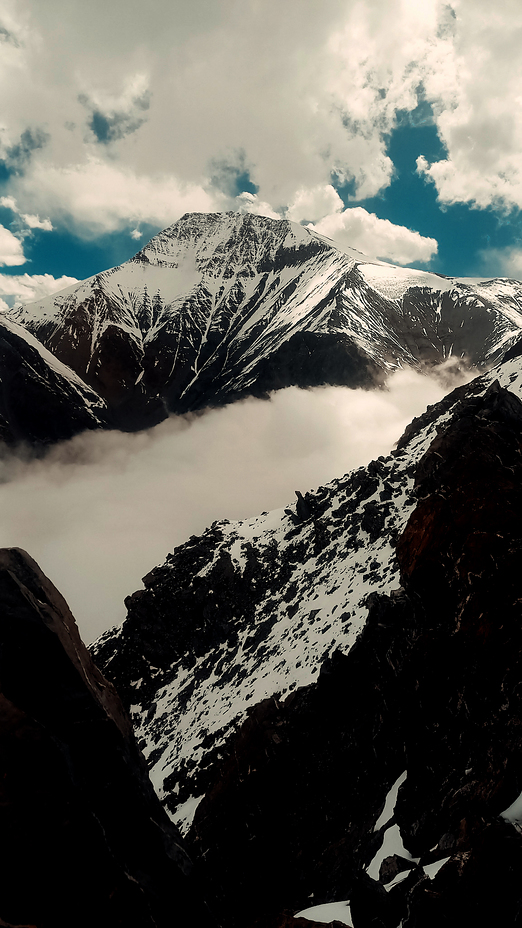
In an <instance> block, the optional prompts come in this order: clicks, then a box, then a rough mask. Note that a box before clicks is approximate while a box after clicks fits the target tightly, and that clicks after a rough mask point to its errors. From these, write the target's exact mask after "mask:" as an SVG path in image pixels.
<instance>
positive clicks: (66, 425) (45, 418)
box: [0, 313, 110, 447]
mask: <svg viewBox="0 0 522 928" xmlns="http://www.w3.org/2000/svg"><path fill="white" fill-rule="evenodd" d="M109 423H110V416H109V412H108V409H107V404H106V402H105V401H104V400H103V399H102V398H101V396H99V395H98V394H97V393H95V392H94V390H92V389H91V387H88V386H87V384H85V383H84V382H83V381H82V380H81V379H80V378H79V377H78V375H77V374H75V373H74V371H73V370H72V369H71V368H68V367H67V366H66V365H65V364H62V363H61V362H60V361H58V360H57V359H56V358H55V357H54V356H53V355H52V354H51V352H50V351H48V350H47V349H46V348H44V346H43V345H42V344H41V343H40V342H39V341H38V340H37V339H36V338H35V337H34V336H33V335H31V334H30V333H29V332H28V331H27V329H25V328H24V327H23V326H21V325H18V324H17V323H15V322H13V321H12V319H11V318H9V317H8V316H7V315H6V314H5V313H3V314H1V315H0V441H2V442H4V443H6V444H7V445H15V444H19V443H21V442H24V443H26V444H28V445H30V446H32V447H34V446H37V447H38V446H39V447H45V446H46V445H47V444H49V443H50V442H55V441H61V440H64V439H67V438H72V436H73V435H75V434H77V433H78V432H82V431H85V430H86V429H98V428H107V427H108V425H109Z"/></svg>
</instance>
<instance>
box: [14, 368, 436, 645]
mask: <svg viewBox="0 0 522 928" xmlns="http://www.w3.org/2000/svg"><path fill="white" fill-rule="evenodd" d="M447 389H448V384H447V383H444V385H442V384H441V383H440V382H439V381H438V380H437V379H436V378H428V377H423V376H421V375H420V374H417V373H414V372H412V371H401V372H399V373H397V374H395V375H393V376H392V377H391V378H390V379H389V381H388V384H387V389H385V390H377V391H372V392H367V391H364V390H349V389H347V388H343V387H324V388H320V389H315V390H299V389H298V388H296V387H292V388H289V389H287V390H282V391H280V392H278V393H275V394H273V396H272V398H271V399H270V401H262V400H255V399H247V400H245V401H243V402H240V403H236V404H234V405H232V406H229V407H227V408H225V409H219V410H218V409H216V410H211V411H208V412H206V413H205V414H204V415H202V416H194V417H186V418H172V419H169V420H168V421H166V422H164V423H162V424H160V425H159V426H157V427H156V428H155V429H152V430H150V431H148V432H142V433H138V434H134V435H128V434H121V433H117V432H107V433H103V432H96V433H85V434H83V435H81V436H78V437H77V438H75V439H73V440H72V441H70V442H65V443H63V444H61V445H58V446H56V447H54V448H53V449H52V450H51V452H50V454H49V456H48V457H47V458H46V459H44V460H40V461H34V460H33V461H25V462H24V461H23V460H20V459H19V458H14V457H11V458H6V459H4V461H3V462H2V473H1V481H0V511H1V512H2V520H1V523H0V545H1V546H5V545H18V546H21V547H23V548H26V549H27V550H28V551H29V552H30V553H31V555H32V556H33V557H35V558H36V559H37V560H38V561H39V563H40V564H41V566H42V568H43V570H44V571H45V572H46V573H47V574H48V575H49V576H50V577H51V579H52V580H53V582H54V583H56V585H57V586H58V587H59V589H60V590H61V591H62V593H63V594H64V595H65V597H66V599H68V601H69V604H70V606H71V608H72V610H73V612H74V614H75V615H76V618H77V620H78V621H79V624H80V627H81V631H82V633H83V635H84V637H85V638H86V640H90V639H92V638H93V637H95V636H96V635H98V634H99V633H101V631H103V630H104V629H105V628H108V627H109V626H111V625H112V624H115V623H117V622H119V621H121V620H122V619H123V618H124V607H123V598H124V597H125V596H126V595H128V594H129V593H131V592H133V591H134V590H135V589H137V588H138V587H140V585H141V577H142V576H144V574H145V573H147V572H148V571H149V570H150V569H151V568H152V567H153V566H155V565H156V564H159V563H162V562H163V560H164V558H165V556H166V554H167V553H168V552H169V551H171V550H172V549H173V547H174V546H176V545H178V544H181V543H182V542H183V541H185V540H186V539H187V538H188V537H189V536H190V535H192V534H194V533H199V532H201V531H203V530H204V528H205V527H206V526H207V525H209V524H210V523H211V522H212V521H214V520H215V519H223V518H228V519H239V518H248V517H250V516H252V515H257V514H258V513H260V512H262V511H265V510H269V509H272V508H278V507H283V506H286V505H288V503H291V502H292V501H293V500H294V490H296V489H299V490H301V491H302V492H304V491H306V490H308V489H312V488H314V487H317V486H319V485H321V484H323V483H325V482H326V481H328V480H330V479H332V478H334V477H339V476H341V475H342V474H344V473H345V472H347V471H348V470H350V469H351V468H354V467H357V466H359V465H361V464H366V463H367V462H368V461H369V460H370V459H372V458H375V457H377V456H378V455H380V454H386V453H388V452H389V451H390V449H391V447H392V445H393V443H394V442H395V441H396V440H397V438H398V437H399V436H400V434H401V433H402V431H403V429H404V427H405V426H406V424H407V423H408V422H409V421H410V420H411V418H412V416H413V415H416V414H419V413H420V412H422V411H423V410H424V408H425V406H426V404H428V403H433V402H436V401H438V400H439V399H440V398H441V397H442V396H443V394H444V392H446V390H447Z"/></svg>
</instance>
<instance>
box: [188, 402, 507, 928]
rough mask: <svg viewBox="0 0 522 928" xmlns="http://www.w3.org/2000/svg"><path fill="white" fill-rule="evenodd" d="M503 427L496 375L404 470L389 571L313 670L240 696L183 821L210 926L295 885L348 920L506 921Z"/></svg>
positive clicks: (362, 925)
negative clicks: (208, 890) (355, 634)
mask: <svg viewBox="0 0 522 928" xmlns="http://www.w3.org/2000/svg"><path fill="white" fill-rule="evenodd" d="M521 439H522V405H521V403H520V402H519V401H518V399H517V398H516V397H514V396H513V395H512V394H510V393H508V391H505V390H502V389H500V388H499V387H498V385H493V387H492V388H490V390H489V391H488V392H487V393H486V395H485V396H484V397H481V398H471V400H470V401H469V403H468V405H467V406H466V405H464V406H463V408H462V409H461V411H460V415H458V416H457V417H456V418H454V419H453V420H452V421H451V423H450V424H449V426H448V427H447V428H446V429H445V430H441V433H440V435H439V436H438V437H437V438H436V439H435V441H433V442H432V444H431V446H430V447H429V449H428V451H427V452H426V453H425V454H424V456H423V457H422V458H421V460H420V462H419V464H418V467H417V472H416V480H415V483H416V490H415V492H416V496H417V499H418V502H417V505H416V508H415V509H414V511H413V512H412V514H411V516H410V519H409V522H408V524H407V526H406V529H405V531H404V532H403V534H402V536H401V538H400V539H399V543H398V547H397V557H398V560H399V566H400V569H401V575H402V582H403V588H402V589H401V590H399V591H398V592H396V593H395V594H393V595H391V596H390V595H382V594H377V595H374V596H372V597H370V601H369V606H370V611H369V616H368V622H367V624H366V627H365V628H364V630H363V632H362V633H361V635H360V636H359V638H358V640H357V642H356V643H355V645H354V646H353V647H352V649H351V651H350V652H349V653H348V654H341V653H340V652H337V653H335V654H334V655H333V657H332V658H331V659H330V660H328V661H326V662H325V663H324V664H323V669H322V673H321V676H320V679H319V681H318V682H317V683H316V684H313V685H311V686H308V687H305V688H303V689H301V690H299V691H297V692H295V693H293V694H292V695H291V696H290V697H288V698H287V699H286V700H285V701H283V702H280V701H279V700H278V699H277V698H273V699H271V700H265V701H264V702H263V703H261V704H259V705H257V706H256V707H255V708H253V709H252V710H251V712H250V715H249V718H248V720H247V721H246V722H245V723H244V725H243V726H242V728H241V730H240V732H239V735H238V737H237V738H236V741H235V743H234V748H233V751H231V752H230V753H229V755H228V758H227V759H226V760H224V761H223V762H222V764H221V767H217V768H216V772H215V777H214V783H213V785H212V786H211V788H210V789H208V790H207V792H206V796H205V798H204V800H203V801H202V802H201V804H200V805H199V807H198V809H197V811H196V817H195V821H194V825H193V827H192V830H191V832H190V833H189V847H190V850H191V853H192V854H193V855H195V856H197V857H200V858H204V860H205V866H206V868H207V873H208V878H209V880H212V882H213V892H214V894H215V898H216V905H217V907H218V909H220V910H221V912H222V918H223V920H224V921H225V923H226V924H227V925H231V926H237V928H246V926H247V925H252V926H253V925H256V926H263V928H265V926H266V928H268V926H271V925H272V924H273V919H274V918H275V917H276V913H277V912H278V911H279V912H280V911H282V910H283V909H284V908H287V909H290V911H298V910H299V909H300V908H303V907H304V905H306V904H309V903H308V902H307V900H308V898H309V896H310V893H312V892H313V893H314V898H315V900H316V901H317V902H320V901H322V900H323V901H332V900H335V899H350V906H351V912H352V918H353V924H354V928H366V926H374V928H379V926H381V928H397V926H398V925H399V924H401V923H402V925H403V926H404V928H439V926H441V925H445V926H446V925H447V926H451V928H462V926H463V925H470V926H471V925H475V924H479V923H489V924H502V925H503V926H504V925H506V926H508V925H509V926H516V925H520V924H522V885H521V883H520V872H521V867H522V835H521V834H520V833H519V832H518V830H517V829H516V827H515V826H514V825H512V824H510V823H509V822H507V821H505V820H504V819H502V818H501V817H500V813H501V812H502V811H503V810H505V809H506V808H507V807H508V806H509V805H510V804H511V803H512V802H513V801H514V800H515V799H516V798H517V796H518V794H519V793H520V792H521V790H522V689H521V685H520V680H521V679H522V615H521V602H522V580H521V574H520V562H521V556H522V528H521V522H520V512H521V511H522V445H521ZM394 784H395V785H396V787H397V789H396V791H395V792H396V793H397V795H395V796H393V786H394ZM392 797H393V798H392ZM387 798H388V801H387V802H386V803H385V800H386V799H387ZM384 809H386V811H384V812H383V810H384ZM252 900H256V902H255V904H253V902H252ZM245 912H246V913H249V914H248V917H247V916H246V915H245Z"/></svg>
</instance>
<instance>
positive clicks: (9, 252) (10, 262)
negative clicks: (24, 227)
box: [0, 225, 26, 267]
mask: <svg viewBox="0 0 522 928" xmlns="http://www.w3.org/2000/svg"><path fill="white" fill-rule="evenodd" d="M25 262H26V257H25V255H24V249H23V246H22V243H21V241H20V239H18V238H17V237H16V235H13V233H12V232H10V231H9V229H6V228H5V226H1V225H0V266H3V267H16V266H17V265H19V264H25Z"/></svg>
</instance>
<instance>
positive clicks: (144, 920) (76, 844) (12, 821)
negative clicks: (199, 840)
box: [0, 548, 214, 928]
mask: <svg viewBox="0 0 522 928" xmlns="http://www.w3.org/2000/svg"><path fill="white" fill-rule="evenodd" d="M0 835H1V840H0V874H1V879H0V924H1V925H5V926H10V928H14V926H16V928H21V926H23V928H73V926H74V928H93V926H96V928H116V926H121V928H149V926H150V928H176V926H180V928H181V926H183V928H185V926H188V925H195V926H197V928H200V926H201V928H204V926H206V925H209V928H210V926H213V925H214V922H213V920H212V918H211V917H210V915H209V913H208V912H207V910H206V909H205V907H204V904H203V903H202V901H201V890H200V888H199V887H198V885H197V880H196V879H195V877H194V873H193V867H192V864H191V861H190V859H189V857H188V855H187V853H186V850H185V849H184V847H183V844H182V841H181V838H180V836H179V833H178V832H177V830H176V828H175V827H174V826H173V825H172V823H171V822H170V821H169V819H168V818H167V816H166V815H165V813H164V812H163V809H162V808H161V806H160V804H159V802H158V800H157V798H156V796H155V794H154V791H153V789H152V786H151V784H150V781H149V779H148V776H147V771H146V766H145V763H144V760H143V758H142V756H141V755H140V753H139V751H138V749H137V747H136V744H135V740H134V736H133V734H132V727H131V724H130V720H129V718H128V716H127V713H126V712H125V710H124V709H123V707H122V705H121V702H120V700H119V698H118V696H117V694H116V692H115V690H114V688H113V687H112V685H111V684H110V683H108V682H107V680H105V679H104V678H103V677H102V675H101V673H100V672H99V671H98V670H97V668H96V667H95V666H94V664H93V663H92V660H91V658H90V656H89V653H88V651H87V650H86V648H85V646H84V645H83V643H82V642H81V640H80V637H79V634H78V630H77V628H76V625H75V622H74V619H73V617H72V616H71V614H70V612H69V610H68V608H67V605H66V603H65V601H64V600H63V599H62V597H61V596H60V594H59V593H58V591H57V590H56V589H55V588H54V587H53V585H52V584H51V583H50V581H49V580H48V579H47V578H46V577H45V576H44V575H43V574H42V572H41V571H40V569H39V567H38V566H37V564H36V563H35V562H34V561H33V560H32V559H31V558H30V557H29V556H28V555H27V554H25V552H23V551H21V550H19V549H17V548H9V549H2V550H0Z"/></svg>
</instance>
